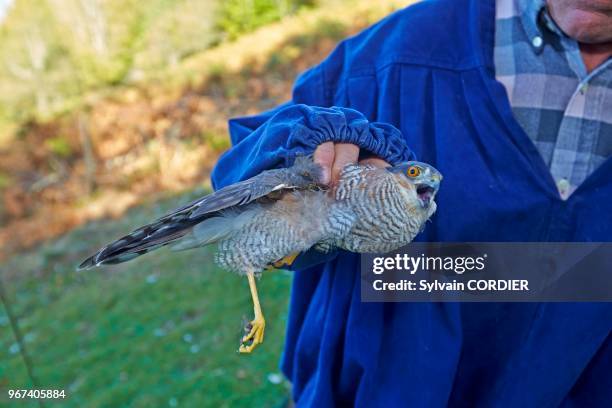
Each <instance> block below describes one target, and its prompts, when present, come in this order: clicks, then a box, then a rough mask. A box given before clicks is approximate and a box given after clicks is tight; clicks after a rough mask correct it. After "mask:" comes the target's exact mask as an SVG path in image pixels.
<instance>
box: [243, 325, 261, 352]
mask: <svg viewBox="0 0 612 408" xmlns="http://www.w3.org/2000/svg"><path fill="white" fill-rule="evenodd" d="M249 326H250V328H249ZM265 328H266V321H265V320H264V319H254V320H252V321H251V322H250V323H249V324H247V325H246V326H245V328H244V329H245V331H246V332H248V333H247V334H246V335H245V336H244V337H243V338H242V340H241V341H240V342H241V343H242V344H240V348H239V349H238V352H240V353H250V352H252V351H253V350H254V349H255V347H257V346H258V345H259V344H261V343H263V338H264V332H265ZM249 341H250V343H249Z"/></svg>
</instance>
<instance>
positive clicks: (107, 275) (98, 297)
mask: <svg viewBox="0 0 612 408" xmlns="http://www.w3.org/2000/svg"><path fill="white" fill-rule="evenodd" d="M203 193H204V192H203V191H202V190H199V191H196V192H193V193H189V194H184V195H180V196H178V197H174V198H171V199H166V200H162V201H161V202H159V203H150V204H146V205H143V206H140V207H138V208H135V209H133V210H131V211H129V212H128V213H127V214H126V216H125V217H123V218H121V219H118V220H112V221H108V220H107V221H98V222H95V223H91V224H88V225H86V226H84V227H81V228H79V229H77V230H74V231H73V232H71V233H69V234H67V235H65V236H63V237H60V238H59V239H57V240H54V241H53V242H50V243H46V244H44V245H42V246H40V247H39V248H37V249H36V250H34V251H30V252H28V253H25V254H20V255H16V256H14V257H13V258H11V259H10V260H9V261H7V262H6V263H5V264H4V265H2V266H1V267H0V269H1V272H2V275H1V278H2V281H3V284H4V288H5V292H7V297H8V301H9V304H10V305H11V307H12V309H13V311H14V313H15V315H16V317H17V318H18V320H19V325H20V328H21V331H22V332H23V335H24V342H25V346H26V350H27V352H28V355H29V356H30V358H31V360H32V365H33V372H34V374H35V377H36V378H37V379H38V381H39V384H37V387H38V388H40V389H64V390H65V391H66V395H67V398H66V400H64V401H62V402H61V403H58V404H59V405H61V406H68V407H72V406H74V407H82V406H88V407H97V406H128V405H129V406H134V407H163V406H171V407H172V406H183V407H185V406H187V407H206V406H211V407H222V406H231V407H240V406H245V407H246V406H249V407H270V406H284V401H286V399H287V396H288V395H289V385H288V384H287V383H286V382H285V381H284V380H283V379H282V377H281V376H280V374H279V373H278V360H279V357H280V352H281V348H282V344H283V338H284V324H285V321H286V314H287V301H288V297H289V285H290V280H291V278H290V275H289V274H288V273H286V272H282V271H275V272H269V273H267V274H265V275H264V276H263V278H262V279H261V282H260V285H259V286H260V296H261V298H262V303H263V307H264V312H265V313H266V316H267V317H268V325H267V327H266V340H265V343H264V344H263V345H261V346H260V348H258V349H257V350H256V351H255V352H254V354H253V355H249V356H244V355H239V354H237V352H236V350H237V348H238V340H239V338H240V335H241V334H242V324H243V320H245V319H248V318H251V314H252V306H251V302H250V295H249V290H248V284H247V282H246V279H242V278H240V277H238V276H236V275H232V274H230V273H227V272H225V271H222V270H220V269H218V268H217V267H216V266H215V265H214V264H213V262H212V251H211V250H210V249H199V250H192V251H186V252H171V251H168V250H164V249H162V250H160V251H156V252H154V253H152V254H148V255H146V256H143V257H140V258H138V259H136V260H134V261H132V262H129V263H126V264H121V265H117V266H114V267H113V266H111V267H102V268H97V269H93V270H89V271H80V272H77V271H75V265H77V264H78V263H79V262H80V261H81V260H82V259H83V258H85V257H86V256H88V255H90V253H91V252H92V251H94V250H95V249H97V248H98V247H99V246H101V245H103V244H105V243H107V242H109V241H110V240H112V239H114V238H116V237H118V236H121V235H123V234H125V233H127V232H129V231H130V230H131V229H133V228H135V227H138V226H140V225H142V224H144V223H146V222H148V221H150V220H152V219H153V218H156V217H158V216H161V215H162V214H163V213H165V212H166V211H168V210H170V209H172V208H174V207H176V206H178V205H180V204H182V203H185V202H187V201H189V200H191V199H193V198H195V197H197V196H198V195H201V194H203ZM10 388H13V389H14V388H32V385H31V383H30V378H29V377H28V375H27V372H26V370H25V367H24V365H23V360H22V359H21V356H20V350H19V347H18V344H17V343H16V341H15V337H14V333H13V331H12V330H11V329H10V325H9V322H8V319H7V316H6V311H5V310H4V309H0V392H1V394H0V405H2V402H4V403H6V402H8V400H6V398H7V393H6V390H7V389H10ZM30 403H31V404H33V402H30ZM48 404H49V405H54V404H55V403H54V402H48ZM20 406H28V405H27V403H24V404H23V405H20ZM32 406H37V405H32Z"/></svg>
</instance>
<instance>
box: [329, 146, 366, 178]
mask: <svg viewBox="0 0 612 408" xmlns="http://www.w3.org/2000/svg"><path fill="white" fill-rule="evenodd" d="M335 149H336V154H335V156H334V164H333V166H332V174H331V180H332V183H335V182H336V181H337V180H338V178H339V175H340V172H341V171H342V169H343V168H344V166H346V165H347V164H350V163H356V162H357V160H358V159H359V146H356V145H354V144H350V143H336V144H335Z"/></svg>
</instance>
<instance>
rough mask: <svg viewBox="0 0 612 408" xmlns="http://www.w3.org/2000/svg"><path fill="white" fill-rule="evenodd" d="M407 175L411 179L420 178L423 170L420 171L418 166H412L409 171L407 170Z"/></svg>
mask: <svg viewBox="0 0 612 408" xmlns="http://www.w3.org/2000/svg"><path fill="white" fill-rule="evenodd" d="M406 174H407V175H408V176H409V177H418V176H419V174H421V169H419V168H418V167H417V166H410V167H408V170H406Z"/></svg>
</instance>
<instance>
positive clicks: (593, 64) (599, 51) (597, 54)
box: [580, 43, 612, 72]
mask: <svg viewBox="0 0 612 408" xmlns="http://www.w3.org/2000/svg"><path fill="white" fill-rule="evenodd" d="M580 54H581V55H582V60H583V61H584V65H585V66H586V69H587V72H591V71H593V70H594V69H595V68H597V67H598V66H600V65H601V64H603V63H604V62H605V61H606V60H607V59H608V58H610V57H612V43H605V44H584V43H580Z"/></svg>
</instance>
